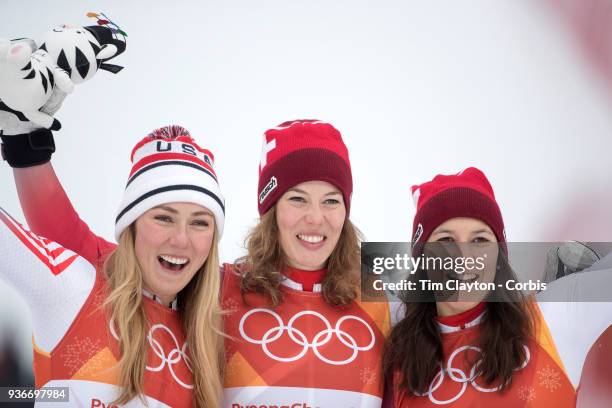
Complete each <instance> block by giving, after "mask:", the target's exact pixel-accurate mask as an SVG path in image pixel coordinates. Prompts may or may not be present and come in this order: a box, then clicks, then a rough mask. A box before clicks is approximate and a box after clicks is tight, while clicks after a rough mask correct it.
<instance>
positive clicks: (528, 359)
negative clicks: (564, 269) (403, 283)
mask: <svg viewBox="0 0 612 408" xmlns="http://www.w3.org/2000/svg"><path fill="white" fill-rule="evenodd" d="M412 192H413V195H414V197H415V200H416V204H417V212H416V215H415V219H414V226H413V234H414V238H413V256H414V257H418V256H421V254H424V256H426V257H436V256H441V254H449V253H450V254H453V252H454V251H455V252H454V255H455V256H456V255H457V254H458V253H459V254H461V255H466V254H467V255H469V256H471V257H475V256H476V257H477V256H478V255H483V254H486V255H485V256H484V258H486V261H485V262H484V264H483V266H484V267H483V268H480V269H478V268H471V269H469V270H466V271H462V273H458V272H457V271H456V270H451V271H446V270H442V271H441V270H440V268H437V269H435V268H433V269H435V270H433V271H432V270H428V271H427V273H429V275H427V276H425V275H424V274H425V273H426V272H423V271H421V272H417V273H416V276H417V278H419V279H429V280H431V281H432V282H434V281H456V282H455V283H454V285H455V287H457V286H460V285H464V287H467V286H466V285H467V284H472V283H475V282H478V283H482V284H485V285H484V286H483V287H484V288H495V289H493V290H490V289H488V290H480V291H476V292H472V293H466V292H465V291H457V292H454V291H452V290H451V291H448V290H441V291H440V290H432V291H425V292H424V293H421V294H422V295H424V296H425V298H424V299H420V300H421V301H414V300H415V299H414V297H410V298H408V297H407V295H408V293H404V296H405V300H404V308H405V316H404V318H403V319H402V320H401V321H400V322H399V323H398V324H397V325H396V326H395V327H394V328H393V330H392V332H391V334H390V336H389V339H388V344H387V348H386V352H385V358H384V367H385V371H386V373H387V375H388V378H390V379H391V380H392V381H393V386H394V400H395V405H396V406H397V407H430V406H438V405H448V406H453V407H489V406H502V407H527V406H534V407H549V406H555V407H573V406H575V401H576V391H575V386H576V385H577V384H576V383H575V381H576V380H575V379H576V378H577V377H578V378H579V372H578V374H577V375H576V373H575V372H574V373H572V372H570V371H567V364H568V363H570V362H572V361H573V360H575V359H576V356H575V354H576V353H575V352H567V353H559V350H558V347H557V344H556V343H555V342H559V341H561V340H562V339H561V337H560V336H559V335H558V334H559V333H558V332H554V331H551V330H550V329H549V324H548V323H549V321H554V320H556V318H559V319H564V318H565V316H560V315H559V316H556V317H555V316H554V314H550V313H543V312H542V311H541V309H540V307H539V306H538V305H537V303H536V302H535V301H534V299H527V298H525V296H524V295H523V294H522V292H521V291H518V290H509V289H508V288H507V287H506V286H505V285H504V283H505V282H506V281H508V280H509V279H516V277H515V276H514V273H513V271H512V269H511V267H510V265H509V263H508V253H507V246H506V236H505V231H504V223H503V219H502V216H501V212H500V210H499V206H498V205H497V202H496V200H495V196H494V194H493V190H492V188H491V185H490V184H489V182H488V180H487V178H486V177H485V175H484V174H483V173H482V172H481V171H480V170H478V169H475V168H468V169H466V170H464V171H462V172H460V173H458V174H456V175H438V176H436V177H435V178H434V179H433V180H431V181H429V182H426V183H423V184H421V185H418V186H414V187H413V188H412ZM444 250H448V252H445V251H444ZM457 250H459V252H456V251H457ZM487 283H492V285H493V286H487V285H486V284H487ZM500 284H501V286H500ZM445 288H446V286H445ZM436 289H437V288H436ZM608 309H609V308H607V309H606V310H607V312H606V313H607V315H606V314H604V315H603V316H602V317H601V318H599V319H598V321H599V323H602V324H599V323H597V324H591V325H589V326H590V327H586V326H585V327H584V330H587V331H589V332H590V335H589V338H590V339H591V343H590V344H592V342H593V341H594V340H595V339H596V338H597V337H598V336H599V334H601V333H602V332H603V330H605V328H606V327H607V325H606V324H605V322H606V321H607V322H608V323H609V321H610V319H609V317H610V314H609V310H608ZM575 323H576V322H575ZM585 355H586V352H584V355H583V356H582V361H584V356H585ZM580 368H581V366H580ZM574 371H575V370H574ZM572 381H574V384H572Z"/></svg>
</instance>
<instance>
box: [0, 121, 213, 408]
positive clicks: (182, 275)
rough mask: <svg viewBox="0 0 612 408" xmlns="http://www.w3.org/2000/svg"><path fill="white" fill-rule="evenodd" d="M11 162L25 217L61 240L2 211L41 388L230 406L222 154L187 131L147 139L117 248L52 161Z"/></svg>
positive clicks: (2, 237)
mask: <svg viewBox="0 0 612 408" xmlns="http://www.w3.org/2000/svg"><path fill="white" fill-rule="evenodd" d="M23 136H24V135H21V137H23ZM25 136H27V137H28V138H31V139H32V140H35V138H37V137H39V138H40V137H50V132H49V131H48V130H45V129H40V130H37V131H34V132H33V133H30V134H29V135H25ZM6 137H8V136H6V135H5V138H6ZM14 137H17V138H19V137H20V136H14ZM5 157H6V159H7V161H9V164H11V165H16V161H17V162H18V164H19V167H25V168H16V169H15V177H16V180H17V185H18V190H19V194H20V199H21V200H22V203H24V206H23V208H24V212H25V213H26V214H27V218H28V222H29V224H30V226H32V228H33V229H34V230H36V231H37V232H41V231H42V232H44V234H45V235H46V236H48V237H49V238H50V239H47V238H42V237H39V236H38V235H35V234H34V233H32V232H30V231H28V230H27V229H25V228H23V227H22V226H21V225H19V224H18V223H17V222H15V221H14V220H13V219H12V218H11V217H10V216H9V215H8V214H6V213H5V212H2V213H0V219H1V220H2V223H0V242H1V247H2V256H1V257H0V277H1V278H2V279H3V280H5V281H6V282H7V283H9V284H10V285H11V286H13V287H15V288H16V289H17V291H18V292H20V293H21V294H22V295H23V296H24V298H25V299H26V301H27V302H28V304H29V305H30V307H31V310H32V315H33V326H34V336H33V342H34V371H35V379H36V386H37V387H43V386H44V387H69V389H70V395H69V401H70V403H71V404H75V405H87V406H102V404H105V405H108V404H120V405H124V404H125V405H127V406H133V405H140V404H145V405H148V406H160V407H161V406H189V405H194V406H200V407H216V406H218V405H219V403H220V392H221V378H222V367H223V361H224V359H223V337H222V315H221V310H220V306H219V298H218V296H219V295H218V294H219V288H220V276H219V257H218V248H217V246H218V245H217V243H218V240H219V238H220V236H221V234H222V232H223V223H224V217H225V206H224V199H223V196H222V195H221V191H220V189H219V185H218V182H217V177H216V174H215V171H214V169H213V159H214V158H213V155H212V153H211V152H210V151H209V150H207V149H204V148H201V147H200V146H199V145H198V144H197V143H196V142H195V141H194V140H193V139H192V138H191V136H190V135H189V132H187V131H186V130H185V129H183V128H181V127H180V126H170V127H166V128H161V129H157V130H155V131H153V132H152V133H151V134H149V135H148V136H146V137H145V138H144V139H142V140H141V141H140V142H139V143H138V144H136V146H135V147H134V149H133V151H132V156H131V159H132V163H133V165H132V170H131V172H130V175H129V178H128V181H127V185H126V189H125V194H124V197H123V201H122V203H121V205H120V207H119V211H118V214H117V218H116V221H115V237H116V239H117V241H118V245H117V246H115V245H114V244H111V243H109V242H106V241H105V240H103V239H101V238H99V237H96V236H94V235H93V234H92V233H91V232H89V230H88V229H87V226H86V225H85V224H84V223H83V222H82V221H80V220H79V219H78V216H77V215H76V213H75V212H74V210H73V209H72V207H71V206H70V202H69V201H68V198H67V197H66V196H65V193H64V191H63V190H62V188H61V186H60V184H59V182H58V180H57V178H56V177H55V174H54V172H53V168H52V167H51V165H50V164H49V163H45V164H42V165H41V164H39V163H28V154H27V151H25V150H22V151H21V152H16V151H8V152H7V151H6V150H5ZM32 157H34V156H32ZM36 160H38V159H36ZM34 164H36V165H34ZM28 166H29V167H28ZM43 205H44V206H45V208H44V210H43V209H42V208H40V206H43ZM51 239H57V240H58V241H61V242H62V244H63V246H61V245H59V244H57V243H55V242H53V241H52V240H51Z"/></svg>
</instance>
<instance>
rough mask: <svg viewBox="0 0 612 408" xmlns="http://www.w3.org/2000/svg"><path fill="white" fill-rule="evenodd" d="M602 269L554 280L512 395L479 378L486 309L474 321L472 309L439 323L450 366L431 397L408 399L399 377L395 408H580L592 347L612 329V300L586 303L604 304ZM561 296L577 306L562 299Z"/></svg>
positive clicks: (540, 301)
mask: <svg viewBox="0 0 612 408" xmlns="http://www.w3.org/2000/svg"><path fill="white" fill-rule="evenodd" d="M611 256H612V255H611ZM611 256H608V258H610V257H611ZM611 259H612V258H611ZM594 268H595V269H593V270H592V271H589V272H583V273H577V274H573V275H570V276H568V277H565V278H563V279H561V280H559V281H555V282H551V283H550V284H549V287H548V289H547V290H546V291H545V292H541V293H540V295H539V296H538V304H537V308H536V310H537V314H536V333H535V341H530V342H528V343H527V344H526V345H525V348H526V350H527V358H526V361H525V362H524V363H523V365H522V366H521V367H520V368H518V369H517V370H516V372H515V374H514V375H513V377H512V383H511V385H510V386H509V387H508V388H507V389H506V390H504V391H501V392H497V388H496V387H498V386H499V384H491V385H486V384H483V382H482V381H481V380H480V379H479V377H475V372H476V370H477V367H478V360H479V358H480V349H479V348H478V347H477V346H476V345H477V344H478V337H479V335H480V327H481V326H480V323H481V321H482V319H483V317H484V316H485V313H486V312H485V311H484V310H483V309H481V311H480V312H479V313H478V314H477V315H476V316H474V315H473V311H467V312H464V313H462V314H460V315H457V316H453V317H452V318H453V319H451V321H450V322H449V321H446V322H445V320H444V319H445V318H440V319H439V320H438V322H437V324H438V327H439V329H440V335H441V340H442V347H443V350H444V359H445V361H444V362H443V364H442V366H443V369H442V367H441V369H440V371H439V372H438V374H436V376H435V377H434V379H433V380H432V382H431V385H430V388H429V390H428V392H426V393H425V394H424V395H421V396H410V395H407V393H405V392H403V390H400V389H399V386H398V383H399V379H400V377H399V374H398V375H397V376H396V378H395V386H394V401H395V406H396V407H397V408H424V407H439V406H448V407H457V408H464V407H465V408H467V407H492V406H495V407H508V408H510V407H512V408H514V407H517V408H521V407H524V408H527V407H542V408H546V407H561V408H563V407H568V408H569V407H575V406H576V392H577V389H578V387H579V385H580V378H581V373H582V369H583V365H584V362H585V359H586V357H587V354H588V352H589V349H590V348H591V346H592V345H593V343H595V341H596V340H597V338H598V337H599V336H600V335H601V334H602V333H603V332H604V331H605V330H606V329H607V328H608V327H609V325H610V321H611V317H612V303H594V302H588V301H586V300H587V299H597V298H598V296H599V299H604V298H605V295H604V292H605V290H606V288H608V287H609V276H610V275H609V273H610V270H606V269H598V267H597V266H596V265H594ZM597 292H599V295H598V293H597ZM588 294H590V295H591V297H588ZM608 297H609V295H608ZM561 299H565V300H572V299H575V300H576V301H575V302H571V301H569V302H568V301H564V302H560V301H559V300H561ZM580 300H581V301H580ZM446 319H448V318H446ZM452 320H454V321H452ZM578 322H580V324H579V325H578Z"/></svg>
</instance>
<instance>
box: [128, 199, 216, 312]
mask: <svg viewBox="0 0 612 408" xmlns="http://www.w3.org/2000/svg"><path fill="white" fill-rule="evenodd" d="M135 226H136V237H135V241H134V247H135V251H136V258H137V260H138V264H139V266H140V269H141V271H142V280H143V286H144V288H145V289H147V290H149V291H150V292H152V293H154V294H156V295H157V296H159V297H160V299H161V300H162V301H163V302H164V304H169V303H170V302H172V300H173V299H174V298H175V297H176V295H177V294H178V293H179V292H180V291H181V290H183V289H184V288H185V286H187V284H188V283H189V282H190V281H191V279H192V278H193V276H194V275H195V274H196V273H197V272H198V271H199V270H200V268H201V267H202V265H203V264H204V262H205V261H206V258H207V257H208V253H209V252H210V248H211V245H212V242H213V237H214V233H215V220H214V217H213V215H212V213H211V212H210V211H208V210H207V209H206V208H204V207H202V206H200V205H197V204H191V203H170V204H163V205H160V206H157V207H153V208H152V209H150V210H149V211H147V212H145V213H144V214H143V215H141V216H140V217H139V218H138V219H137V220H136V222H135Z"/></svg>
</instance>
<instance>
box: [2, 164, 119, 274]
mask: <svg viewBox="0 0 612 408" xmlns="http://www.w3.org/2000/svg"><path fill="white" fill-rule="evenodd" d="M13 172H14V173H13V174H14V176H15V184H16V186H17V193H18V194H19V201H20V202H21V208H22V210H23V213H24V214H25V217H26V220H27V222H28V225H29V227H30V229H31V230H32V231H33V232H35V233H36V234H38V235H41V236H44V237H46V238H48V239H51V240H53V241H55V242H57V243H59V244H60V245H62V246H64V247H66V248H68V249H70V250H72V251H73V252H75V253H77V254H79V255H81V256H82V257H83V258H85V259H87V260H88V261H89V262H90V263H92V264H93V265H96V266H101V265H102V264H103V263H104V260H105V259H106V257H107V256H108V255H109V254H110V253H111V252H112V251H113V249H114V248H115V246H116V245H115V244H113V243H111V242H108V241H106V240H105V239H104V238H102V237H99V236H97V235H96V234H94V233H93V232H91V230H90V229H89V227H88V226H87V224H86V223H85V222H84V221H83V220H81V218H80V217H79V215H78V214H77V212H76V211H75V209H74V207H73V206H72V204H71V203H70V199H69V198H68V196H67V195H66V193H65V192H64V189H63V188H62V185H61V184H60V182H59V180H58V178H57V176H56V174H55V171H54V170H53V166H51V163H46V164H43V165H40V166H33V167H27V168H21V169H19V168H16V169H14V170H13Z"/></svg>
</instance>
